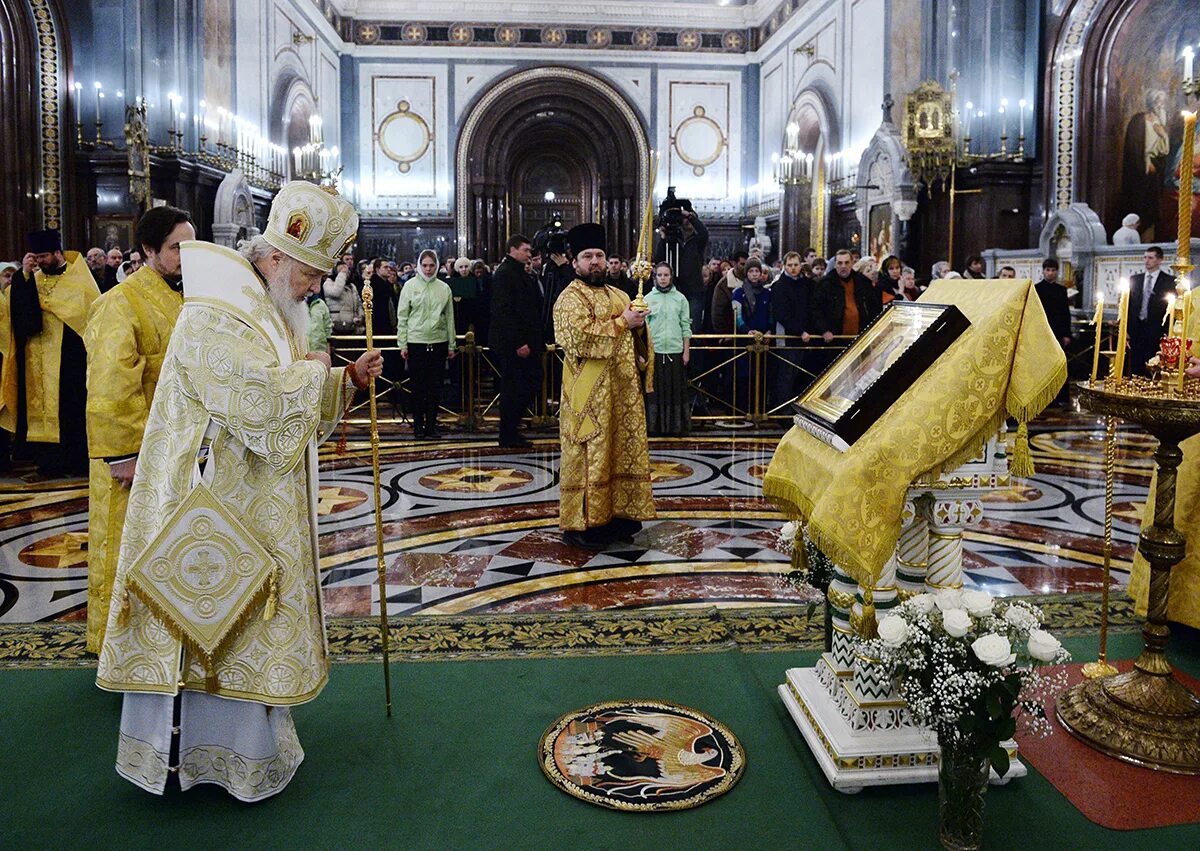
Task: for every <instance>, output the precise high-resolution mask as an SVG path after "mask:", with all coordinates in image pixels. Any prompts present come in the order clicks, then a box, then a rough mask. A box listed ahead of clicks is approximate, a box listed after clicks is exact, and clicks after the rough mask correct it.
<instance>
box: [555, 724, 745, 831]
mask: <svg viewBox="0 0 1200 851" xmlns="http://www.w3.org/2000/svg"><path fill="white" fill-rule="evenodd" d="M541 762H542V771H544V772H545V773H546V776H547V777H548V778H550V782H552V783H553V784H554V785H555V786H557V787H558V788H559V789H562V790H563V791H564V792H566V793H567V794H568V795H573V796H574V797H576V798H579V799H581V800H584V801H587V802H588V803H590V804H596V805H597V806H601V807H609V808H610V809H614V810H630V811H634V812H638V811H640V812H655V811H661V810H685V809H689V808H691V807H698V806H700V805H701V804H703V803H705V802H706V801H710V800H712V799H713V798H715V797H717V796H718V795H723V794H724V793H726V792H728V791H729V790H730V789H732V788H733V786H734V784H735V783H737V782H738V780H740V779H741V776H742V772H743V771H745V768H746V753H745V751H744V750H743V749H742V745H741V743H740V742H739V741H738V740H737V737H736V736H735V735H734V734H733V733H732V732H730V730H729V728H728V727H726V726H725V725H724V724H722V723H720V722H719V721H717V720H715V719H713V718H712V717H710V716H708V715H706V714H705V713H703V712H700V711H699V710H696V709H690V708H688V707H686V706H680V705H678V704H675V703H665V702H659V701H647V700H618V701H611V702H608V703H596V704H593V705H591V706H585V707H584V708H583V709H578V710H576V711H574V712H568V713H567V714H566V715H564V716H562V717H561V718H559V719H558V720H557V721H555V722H554V723H553V724H551V725H550V729H548V730H547V731H546V732H545V734H544V735H543V736H542V743H541Z"/></svg>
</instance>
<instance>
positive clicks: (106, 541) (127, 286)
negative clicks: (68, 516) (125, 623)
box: [83, 266, 183, 654]
mask: <svg viewBox="0 0 1200 851" xmlns="http://www.w3.org/2000/svg"><path fill="white" fill-rule="evenodd" d="M182 307H183V295H182V294H181V293H178V292H176V291H175V290H173V289H171V287H170V286H169V285H168V284H167V282H166V281H164V280H163V278H162V276H161V275H159V274H158V273H157V272H156V271H154V270H153V269H151V268H150V267H149V266H143V267H142V268H141V269H138V270H137V271H136V272H134V273H133V274H132V275H130V276H129V277H128V278H126V279H125V281H124V282H123V283H120V284H118V285H117V286H116V287H114V288H113V289H111V290H109V291H108V292H107V293H105V294H104V295H102V296H100V298H98V299H96V301H95V303H94V304H93V305H92V309H91V311H90V313H89V317H88V324H87V328H86V329H85V330H84V333H83V342H84V345H85V346H86V347H87V352H88V365H87V383H88V400H87V435H88V455H89V456H91V462H90V470H89V487H88V606H87V614H88V619H87V647H88V650H90V651H91V652H93V653H97V654H99V652H100V646H101V645H102V644H103V643H104V627H105V624H106V623H107V622H108V606H109V602H110V601H111V600H112V582H113V577H114V576H115V575H116V572H117V554H118V552H119V550H120V545H121V527H122V526H124V525H125V509H126V506H127V505H128V503H129V489H128V488H127V487H125V486H124V485H122V484H121V483H120V482H118V481H117V480H116V479H114V478H113V477H112V473H111V471H110V470H109V465H108V462H107V461H105V459H106V458H121V457H123V456H136V455H137V453H138V452H139V451H140V450H141V448H142V433H143V432H144V431H145V428H146V417H147V416H148V415H149V413H150V402H151V400H152V399H153V398H154V388H155V386H157V384H158V376H159V372H160V370H161V369H162V363H163V357H164V356H165V355H166V351H167V343H168V342H169V341H170V339H171V331H172V329H174V327H175V320H176V319H177V318H178V317H179V311H180V309H181V308H182Z"/></svg>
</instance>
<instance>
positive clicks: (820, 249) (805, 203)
mask: <svg viewBox="0 0 1200 851" xmlns="http://www.w3.org/2000/svg"><path fill="white" fill-rule="evenodd" d="M831 115H833V112H832V110H830V109H829V107H828V99H827V98H826V96H825V95H824V94H823V93H822V92H821V91H819V90H818V89H817V88H815V87H812V86H811V85H810V86H809V87H807V88H805V89H803V90H801V92H800V94H799V95H797V97H796V100H795V101H794V102H793V105H792V111H791V114H790V115H789V116H788V120H787V124H795V125H796V127H797V131H798V132H797V137H798V147H799V148H800V150H802V151H804V152H806V153H810V154H812V155H813V175H812V180H811V181H810V182H807V183H800V184H795V185H791V186H785V187H784V189H783V199H782V203H781V205H780V222H779V238H780V246H779V248H780V255H781V256H782V253H783V252H786V251H803V250H804V249H805V248H807V247H809V246H812V247H814V248H816V249H817V253H818V254H819V255H821V256H824V255H825V243H826V239H825V237H826V234H827V233H828V229H829V226H828V221H829V205H828V194H827V193H828V190H829V164H828V162H827V159H826V157H827V156H828V155H829V154H830V153H831V147H830V144H829V141H828V140H830V139H836V138H837V135H836V130H835V128H834V127H833V126H832V122H831V119H830V116H831ZM782 147H783V145H782V143H781V145H780V148H781V149H782Z"/></svg>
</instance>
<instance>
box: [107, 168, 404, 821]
mask: <svg viewBox="0 0 1200 851" xmlns="http://www.w3.org/2000/svg"><path fill="white" fill-rule="evenodd" d="M357 230H358V214H357V213H355V211H354V208H353V207H351V206H350V204H349V203H347V202H346V201H345V200H344V199H342V198H341V197H339V196H338V195H337V193H336V191H334V190H333V189H331V188H327V187H319V186H315V185H313V184H311V183H305V182H303V181H295V182H292V183H289V184H287V185H286V186H284V188H283V189H282V190H280V192H279V194H278V195H277V196H276V198H275V201H274V203H273V204H272V205H271V212H270V216H269V218H268V222H267V230H266V232H265V233H264V234H263V235H262V236H257V237H254V238H253V239H251V240H249V241H247V242H243V243H242V244H241V246H240V248H239V251H233V250H231V249H228V248H224V247H221V246H217V245H213V244H211V243H207V242H196V241H189V242H184V243H182V245H181V247H180V252H181V264H182V272H183V280H184V281H185V285H184V304H183V308H182V310H181V312H180V314H179V319H178V322H177V324H176V326H175V330H174V332H173V334H172V335H171V341H170V344H169V345H168V347H167V351H166V355H165V358H164V361H163V365H162V372H161V374H160V376H159V382H158V386H157V388H156V391H155V393H154V400H153V402H152V404H151V408H150V414H149V416H148V418H147V420H146V429H145V434H144V436H143V439H142V443H141V449H140V451H139V455H138V458H139V462H138V465H137V472H136V474H135V477H134V480H133V486H132V489H131V491H130V494H129V509H128V514H127V518H126V523H125V529H124V536H123V539H122V541H121V551H120V556H119V558H118V561H117V571H116V579H115V581H114V583H113V600H112V610H111V612H110V613H109V619H108V628H107V633H106V636H105V640H104V645H103V647H102V649H101V651H100V666H99V671H98V673H97V677H96V682H97V684H98V685H99V686H100V687H101V688H103V689H107V690H109V691H120V692H124V693H125V700H124V705H123V709H122V713H121V729H120V736H119V739H118V745H117V772H118V773H119V774H120V775H121V776H123V777H125V778H126V779H128V780H130V781H131V782H133V783H134V784H136V785H138V786H140V787H142V788H143V789H146V790H147V791H150V792H154V793H157V794H162V793H163V791H164V790H165V788H166V786H167V784H168V781H169V780H170V778H176V779H177V782H178V785H179V787H180V788H182V789H187V788H189V787H191V786H193V785H195V784H197V783H215V784H217V785H219V786H221V787H223V788H224V789H225V790H226V791H228V792H229V793H230V794H232V795H233V796H234V797H236V798H238V799H240V800H243V801H257V800H261V799H263V798H266V797H269V796H271V795H274V794H276V793H278V792H280V791H282V790H283V788H284V787H286V786H287V784H288V782H289V781H290V780H291V779H292V776H293V774H294V773H295V771H296V769H297V767H298V766H299V764H300V762H301V760H302V759H303V758H304V752H303V750H302V749H301V747H300V742H299V740H298V739H297V737H296V729H295V727H294V726H293V724H292V718H291V715H290V714H289V707H291V706H295V705H298V704H301V703H305V702H306V701H309V700H312V699H313V698H315V697H316V696H317V695H318V694H320V692H321V689H322V688H324V686H325V683H326V680H327V679H328V675H329V657H328V651H327V648H326V641H325V623H324V614H323V611H322V608H321V593H320V581H319V572H318V570H319V567H318V561H317V538H316V531H317V512H316V507H317V484H318V479H317V444H318V443H320V442H321V441H322V440H324V439H325V438H326V437H328V436H329V434H330V433H331V432H332V431H333V429H334V426H335V425H336V423H337V422H338V420H340V419H341V417H342V415H343V413H344V411H345V409H346V407H347V406H348V405H349V403H350V401H351V400H352V398H353V392H354V388H360V389H362V388H366V387H367V386H368V384H369V382H370V380H371V378H372V377H374V376H378V375H379V374H380V372H381V371H382V368H383V359H382V357H381V355H380V353H379V352H378V351H377V350H374V349H372V350H370V351H367V352H365V353H364V354H363V355H362V356H361V357H360V358H359V359H358V360H357V361H355V362H354V363H353V364H350V365H349V366H347V367H345V368H344V369H343V368H338V369H331V368H330V360H329V356H328V355H327V354H325V353H324V352H311V353H308V354H305V352H306V349H307V345H306V340H307V330H308V329H307V324H308V308H307V305H306V304H305V296H306V294H307V293H308V291H309V288H310V287H311V286H313V284H314V283H317V284H319V283H320V281H321V279H322V276H323V275H324V274H325V273H326V271H327V270H329V269H331V268H332V267H333V266H334V264H335V263H336V262H337V260H338V258H339V257H340V256H341V254H342V253H343V252H344V251H345V250H346V248H347V247H348V246H349V245H350V243H351V242H353V240H354V237H355V235H356V232H357Z"/></svg>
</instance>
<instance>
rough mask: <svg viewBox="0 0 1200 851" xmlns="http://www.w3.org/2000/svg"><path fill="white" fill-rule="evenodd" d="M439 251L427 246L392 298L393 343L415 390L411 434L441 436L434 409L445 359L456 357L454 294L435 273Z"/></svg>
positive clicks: (436, 403) (413, 392) (444, 371)
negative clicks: (394, 304) (394, 330)
mask: <svg viewBox="0 0 1200 851" xmlns="http://www.w3.org/2000/svg"><path fill="white" fill-rule="evenodd" d="M437 270H438V256H437V254H436V253H435V252H433V251H430V250H429V249H426V250H425V251H422V252H421V255H420V257H418V258H417V269H416V273H415V274H414V275H413V276H412V277H411V278H409V279H408V281H406V282H405V284H404V286H403V287H401V289H400V297H399V299H398V300H397V302H396V345H398V346H399V347H400V355H401V357H403V358H404V360H405V361H407V366H408V386H409V389H410V390H411V391H412V396H413V436H414V437H417V438H425V437H440V436H441V432H439V431H438V425H437V412H438V403H439V402H440V396H441V390H442V384H443V382H444V381H445V379H446V361H447V360H448V359H450V358H453V357H454V344H455V337H454V298H453V295H452V293H451V292H450V286H449V284H447V283H446V282H445V281H443V280H441V279H440V278H438V277H437Z"/></svg>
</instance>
